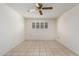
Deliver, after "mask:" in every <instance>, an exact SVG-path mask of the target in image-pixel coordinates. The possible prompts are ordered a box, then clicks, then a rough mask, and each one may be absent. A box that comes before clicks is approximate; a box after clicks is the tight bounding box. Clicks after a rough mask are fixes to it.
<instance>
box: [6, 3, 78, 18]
mask: <svg viewBox="0 0 79 59" xmlns="http://www.w3.org/2000/svg"><path fill="white" fill-rule="evenodd" d="M7 5H8V6H9V7H11V8H12V9H14V10H15V11H17V12H18V13H20V14H21V15H22V16H24V17H26V18H58V17H59V16H61V15H62V14H63V13H64V12H66V11H68V10H70V9H71V8H73V7H74V6H76V5H78V4H77V3H44V4H43V6H52V7H53V9H52V10H43V15H40V14H39V12H38V11H34V12H28V10H31V9H34V8H35V3H7Z"/></svg>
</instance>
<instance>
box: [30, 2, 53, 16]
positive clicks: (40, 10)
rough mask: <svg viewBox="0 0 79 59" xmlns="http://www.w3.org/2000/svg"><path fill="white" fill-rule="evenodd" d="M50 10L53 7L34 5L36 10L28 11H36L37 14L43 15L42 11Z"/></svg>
mask: <svg viewBox="0 0 79 59" xmlns="http://www.w3.org/2000/svg"><path fill="white" fill-rule="evenodd" d="M52 9H53V7H43V4H42V3H36V9H32V10H30V11H36V10H38V11H39V14H40V15H43V12H42V10H52Z"/></svg>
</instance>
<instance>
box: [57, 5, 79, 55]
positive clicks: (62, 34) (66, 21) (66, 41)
mask: <svg viewBox="0 0 79 59" xmlns="http://www.w3.org/2000/svg"><path fill="white" fill-rule="evenodd" d="M57 25H58V38H57V40H58V41H59V42H61V43H62V44H63V45H65V46H66V47H68V48H69V49H71V50H72V51H74V52H75V53H77V54H79V6H76V7H75V8H73V9H71V10H69V11H67V12H66V13H64V14H63V15H62V16H61V17H60V18H59V19H58V24H57Z"/></svg>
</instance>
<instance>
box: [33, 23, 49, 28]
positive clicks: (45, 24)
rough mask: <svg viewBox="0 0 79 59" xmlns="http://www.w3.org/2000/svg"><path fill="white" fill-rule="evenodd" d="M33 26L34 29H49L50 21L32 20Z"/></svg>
mask: <svg viewBox="0 0 79 59" xmlns="http://www.w3.org/2000/svg"><path fill="white" fill-rule="evenodd" d="M32 28H33V29H47V28H48V22H36V23H35V22H32Z"/></svg>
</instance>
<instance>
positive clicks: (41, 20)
mask: <svg viewBox="0 0 79 59" xmlns="http://www.w3.org/2000/svg"><path fill="white" fill-rule="evenodd" d="M78 55H79V4H78V3H0V56H78Z"/></svg>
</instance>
